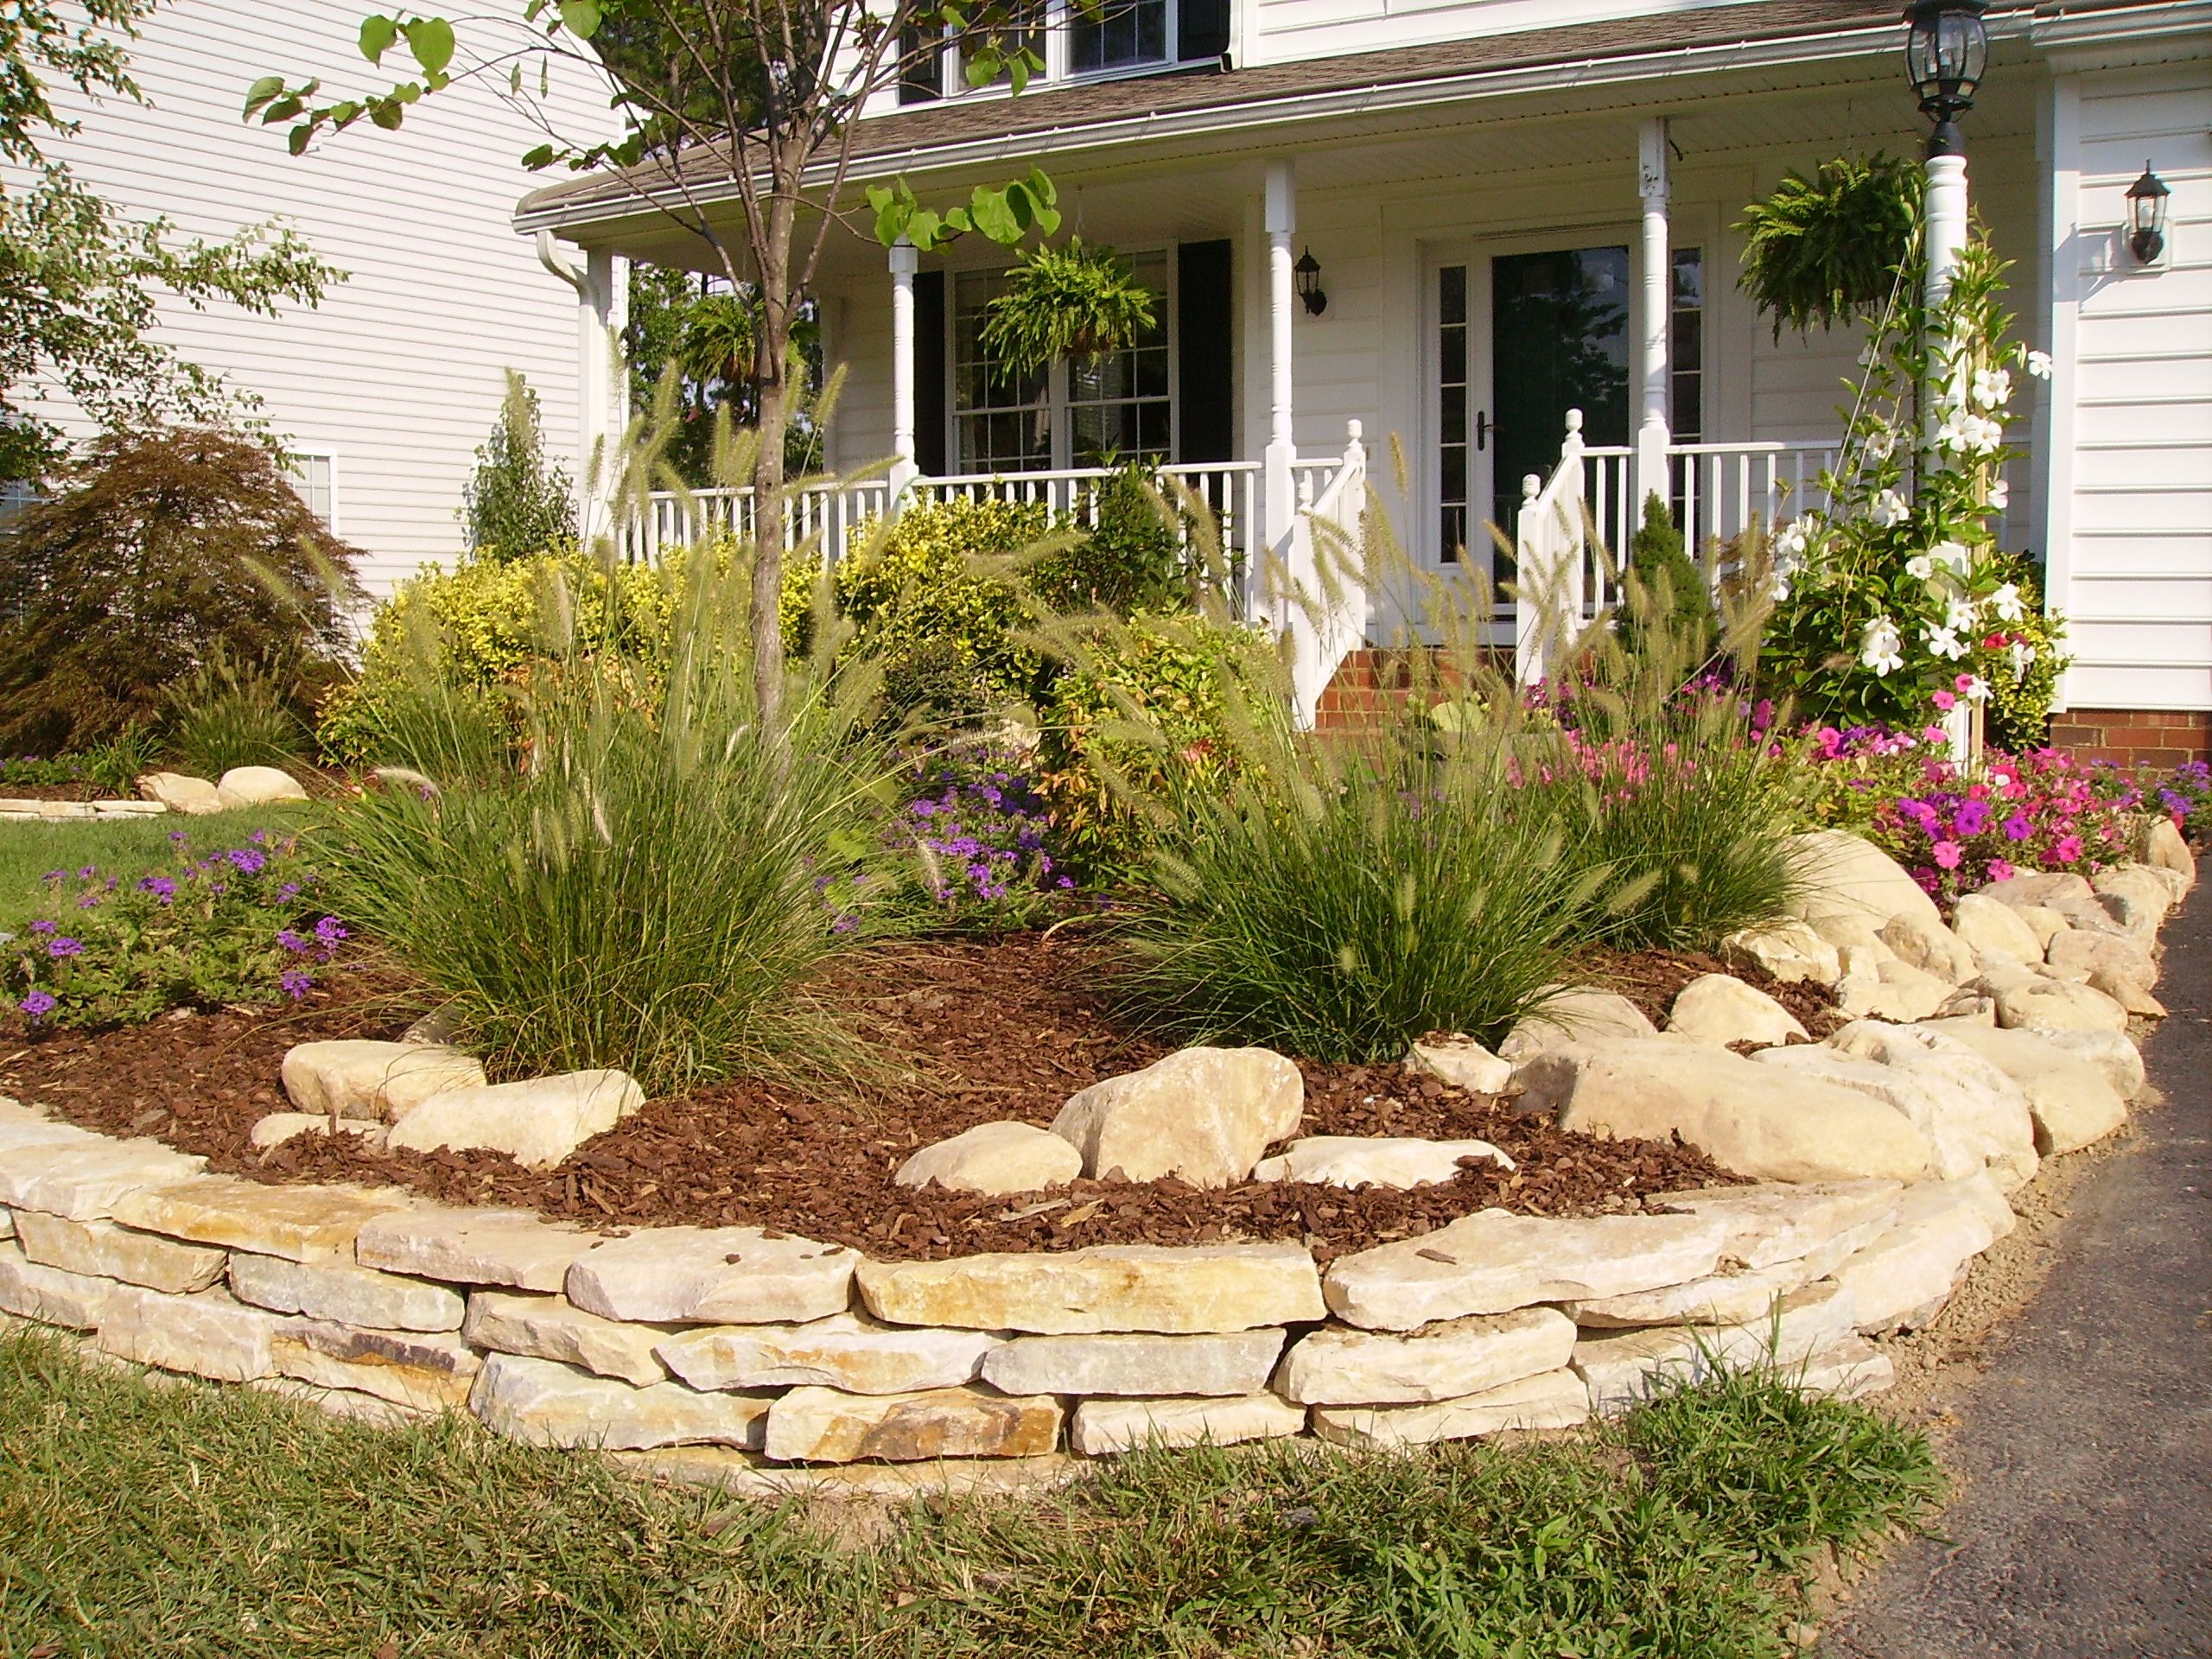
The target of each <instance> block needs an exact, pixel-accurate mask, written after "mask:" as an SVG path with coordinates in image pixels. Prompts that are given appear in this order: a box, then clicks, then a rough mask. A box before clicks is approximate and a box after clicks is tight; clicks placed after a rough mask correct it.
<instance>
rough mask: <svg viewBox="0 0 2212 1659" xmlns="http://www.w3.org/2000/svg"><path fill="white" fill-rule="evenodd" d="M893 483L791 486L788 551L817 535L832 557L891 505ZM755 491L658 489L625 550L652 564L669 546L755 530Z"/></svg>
mask: <svg viewBox="0 0 2212 1659" xmlns="http://www.w3.org/2000/svg"><path fill="white" fill-rule="evenodd" d="M890 505H891V486H890V484H889V483H888V482H887V480H883V479H880V478H868V479H861V480H853V481H848V480H842V479H825V480H822V481H820V482H817V483H813V484H808V485H804V486H802V487H800V488H798V489H797V490H794V491H793V492H792V493H791V496H790V497H789V500H788V507H787V511H786V512H785V515H784V547H785V550H786V551H789V550H791V549H792V548H795V547H798V546H799V545H801V544H802V543H805V542H806V541H808V540H809V539H810V538H812V537H820V538H821V542H822V545H823V548H824V549H825V550H829V554H830V556H831V558H832V560H833V561H834V559H835V557H836V555H837V554H838V553H841V552H842V551H843V550H844V548H845V545H846V543H847V542H848V541H849V540H850V538H851V537H852V534H853V532H854V531H856V530H858V529H859V528H860V526H861V525H862V524H865V523H867V522H868V520H869V519H871V518H881V517H882V516H883V515H884V513H885V512H887V511H888V510H889V508H890ZM752 534H753V491H752V490H751V488H750V487H746V488H740V489H728V490H721V489H716V490H685V491H675V490H656V491H654V492H653V493H652V494H651V495H649V496H647V497H646V498H645V510H644V511H643V512H640V513H639V514H637V515H636V516H635V517H634V518H632V520H631V521H630V524H629V526H628V528H627V529H626V531H624V532H623V537H622V552H623V556H624V557H625V558H627V559H628V560H630V561H631V562H632V563H644V564H651V563H657V562H658V560H659V559H660V557H661V556H662V555H663V554H664V553H665V552H667V551H669V550H671V549H672V548H682V547H689V546H690V545H691V544H692V543H694V542H700V541H704V540H706V539H707V538H708V537H712V536H720V535H728V536H734V537H739V538H740V539H745V538H747V537H751V536H752Z"/></svg>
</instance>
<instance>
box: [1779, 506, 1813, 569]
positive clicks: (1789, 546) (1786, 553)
mask: <svg viewBox="0 0 2212 1659" xmlns="http://www.w3.org/2000/svg"><path fill="white" fill-rule="evenodd" d="M1813 528H1814V526H1813V521H1812V519H1811V518H1808V517H1802V516H1801V517H1799V518H1792V519H1791V520H1790V521H1789V523H1788V524H1784V525H1783V527H1782V528H1781V529H1780V530H1777V531H1775V532H1774V551H1775V556H1776V557H1777V559H1797V558H1802V557H1803V556H1804V554H1805V550H1806V549H1807V548H1808V547H1809V546H1811V545H1812V542H1813Z"/></svg>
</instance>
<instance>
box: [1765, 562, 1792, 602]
mask: <svg viewBox="0 0 2212 1659" xmlns="http://www.w3.org/2000/svg"><path fill="white" fill-rule="evenodd" d="M1766 596H1767V597H1768V598H1769V599H1770V600H1772V601H1774V602H1775V603H1776V604H1777V605H1779V604H1781V603H1782V602H1783V601H1784V600H1786V599H1788V598H1789V571H1787V570H1785V569H1783V568H1782V567H1781V566H1780V565H1777V566H1775V568H1774V571H1773V574H1772V575H1770V576H1768V578H1767V583H1766Z"/></svg>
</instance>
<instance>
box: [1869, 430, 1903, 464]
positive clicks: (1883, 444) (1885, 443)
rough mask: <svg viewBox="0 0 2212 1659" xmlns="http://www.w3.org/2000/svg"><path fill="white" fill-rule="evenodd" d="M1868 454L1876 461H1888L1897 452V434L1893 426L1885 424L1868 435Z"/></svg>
mask: <svg viewBox="0 0 2212 1659" xmlns="http://www.w3.org/2000/svg"><path fill="white" fill-rule="evenodd" d="M1896 453H1897V429H1896V428H1895V427H1893V426H1890V425H1887V424H1884V425H1881V426H1878V427H1876V428H1874V429H1873V430H1872V431H1871V432H1869V433H1868V434H1867V435H1866V454H1867V456H1868V458H1869V459H1871V460H1874V461H1887V460H1888V459H1889V458H1890V457H1891V455H1893V454H1896Z"/></svg>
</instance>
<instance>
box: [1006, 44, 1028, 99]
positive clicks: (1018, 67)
mask: <svg viewBox="0 0 2212 1659" xmlns="http://www.w3.org/2000/svg"><path fill="white" fill-rule="evenodd" d="M1006 78H1007V86H1010V87H1012V88H1013V89H1014V96H1015V97H1016V98H1020V96H1021V94H1022V91H1023V89H1024V88H1025V87H1027V86H1028V85H1029V54H1027V52H1017V53H1015V54H1014V55H1013V56H1012V57H1011V58H1008V59H1007V65H1006Z"/></svg>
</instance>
